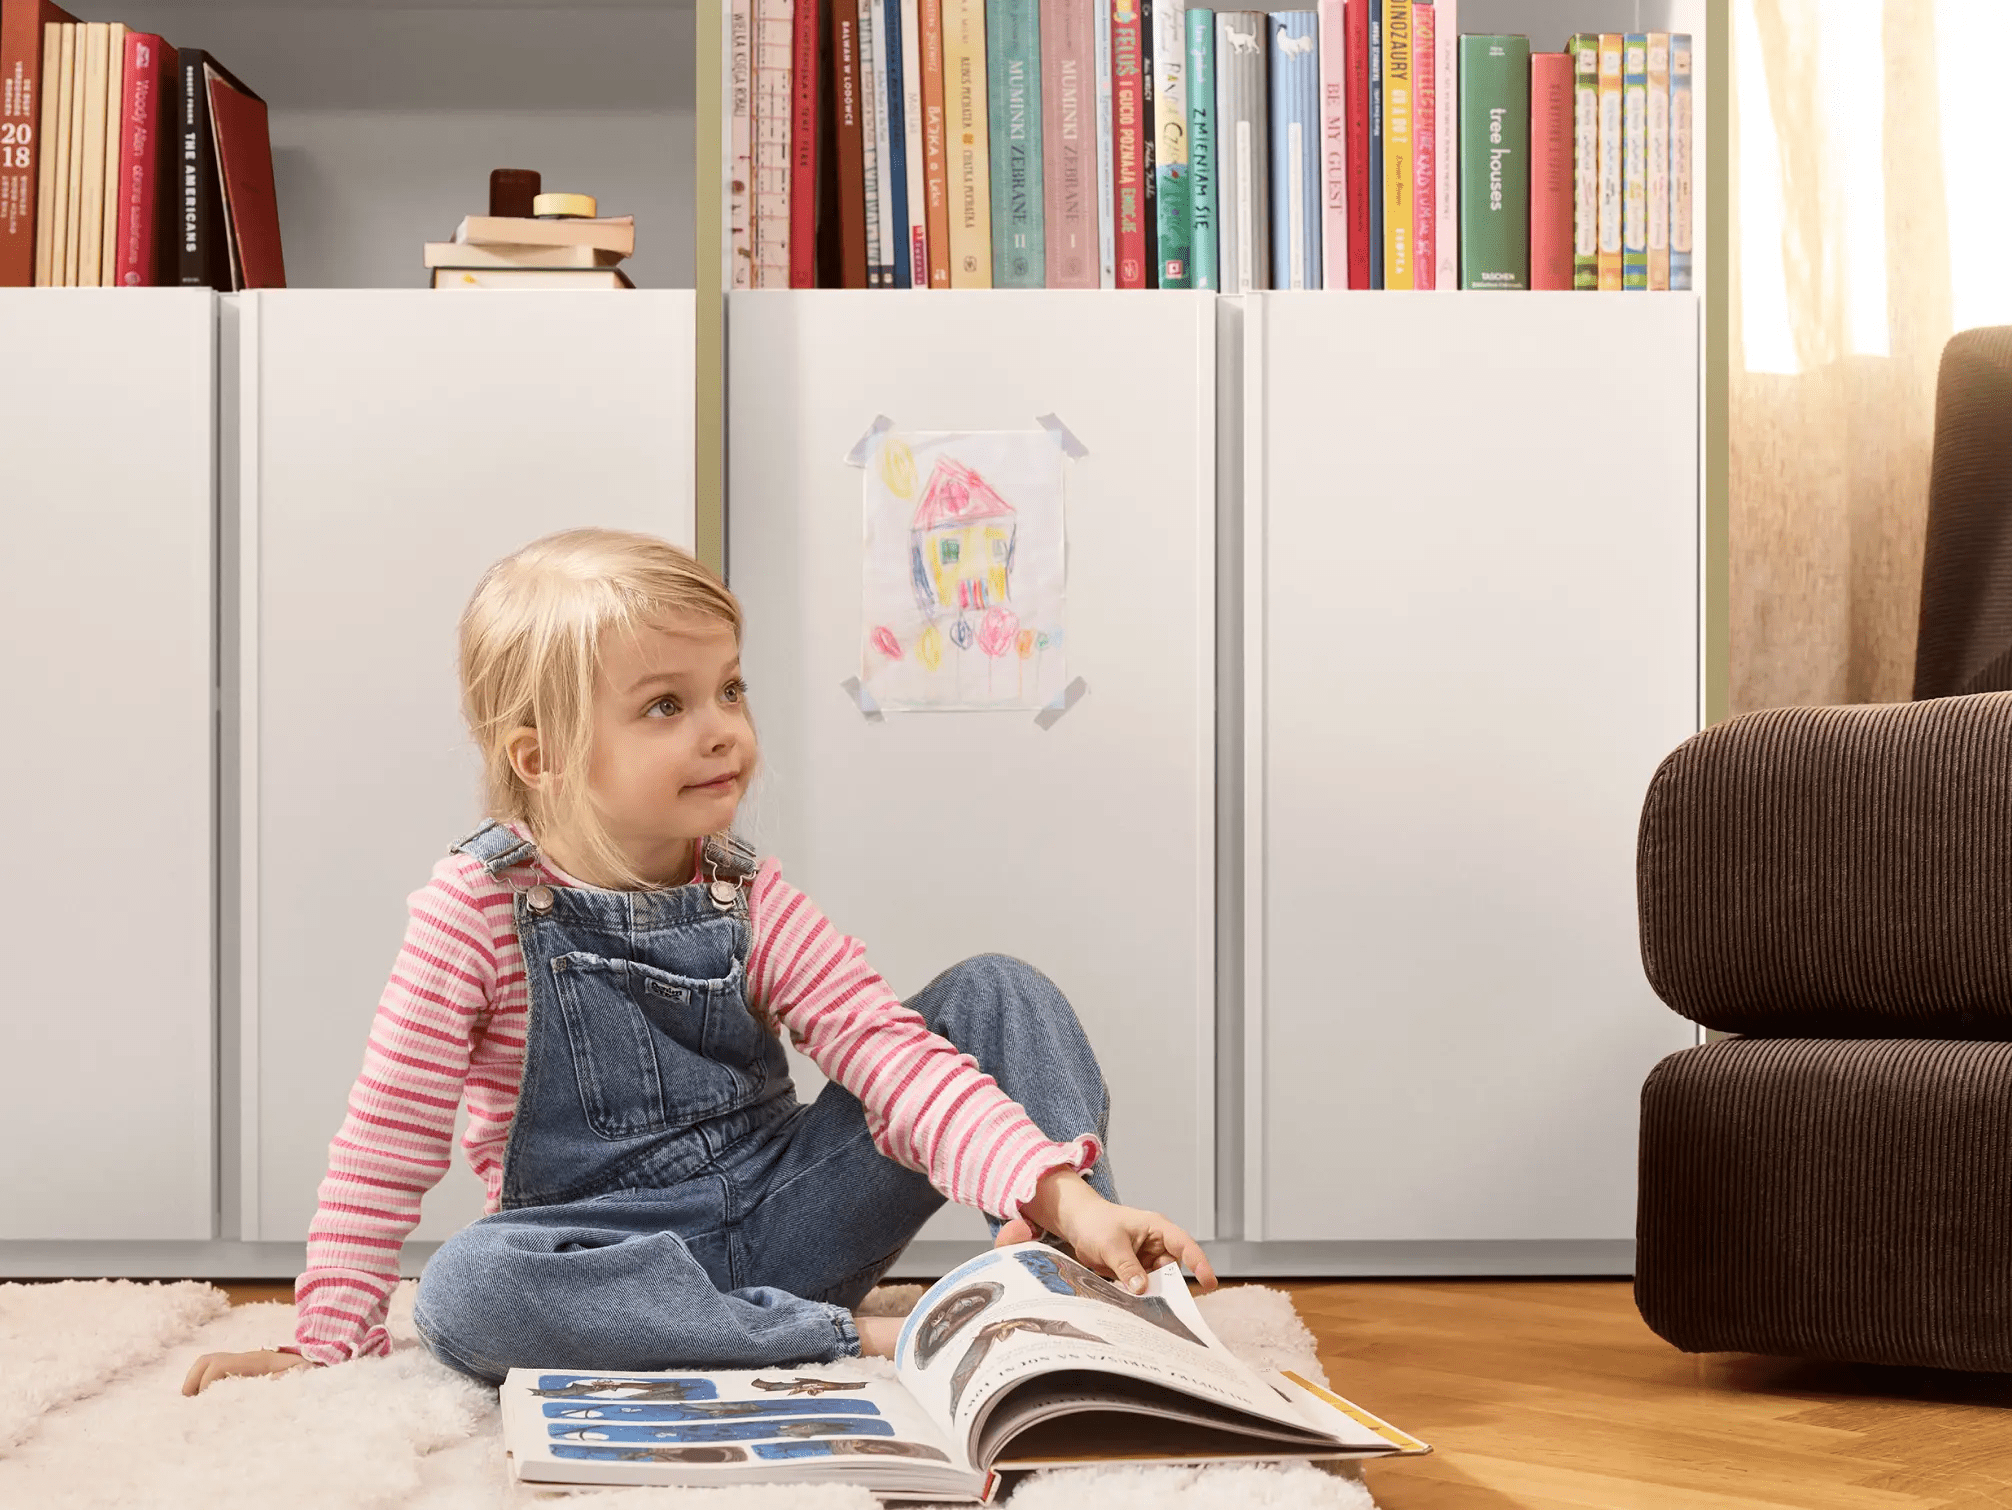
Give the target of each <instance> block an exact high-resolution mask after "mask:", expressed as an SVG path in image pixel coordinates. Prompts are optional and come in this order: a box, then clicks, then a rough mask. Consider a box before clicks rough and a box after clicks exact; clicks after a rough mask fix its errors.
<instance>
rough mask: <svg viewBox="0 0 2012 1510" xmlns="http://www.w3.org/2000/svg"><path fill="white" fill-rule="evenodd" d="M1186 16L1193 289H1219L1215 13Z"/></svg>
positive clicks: (1193, 9)
mask: <svg viewBox="0 0 2012 1510" xmlns="http://www.w3.org/2000/svg"><path fill="white" fill-rule="evenodd" d="M1187 18H1188V79H1187V84H1188V258H1189V262H1190V265H1191V266H1192V268H1193V278H1192V281H1191V283H1190V285H1189V286H1190V287H1192V288H1219V287H1221V274H1220V272H1219V270H1218V264H1217V256H1218V254H1217V250H1216V239H1217V230H1218V224H1219V222H1218V212H1217V208H1216V179H1217V173H1216V13H1215V12H1214V11H1213V10H1205V9H1203V8H1202V7H1200V6H1190V7H1189V8H1188V11H1187Z"/></svg>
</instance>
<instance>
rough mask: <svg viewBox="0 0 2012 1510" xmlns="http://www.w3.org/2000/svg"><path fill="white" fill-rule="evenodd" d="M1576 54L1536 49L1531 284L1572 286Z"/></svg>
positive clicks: (1532, 103)
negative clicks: (1573, 128) (1573, 85)
mask: <svg viewBox="0 0 2012 1510" xmlns="http://www.w3.org/2000/svg"><path fill="white" fill-rule="evenodd" d="M1572 199H1573V186H1572V58H1571V55H1570V54H1569V53H1562V52H1533V53H1531V54H1530V286H1531V287H1532V288H1542V289H1561V288H1564V289H1569V288H1570V287H1571V286H1572Z"/></svg>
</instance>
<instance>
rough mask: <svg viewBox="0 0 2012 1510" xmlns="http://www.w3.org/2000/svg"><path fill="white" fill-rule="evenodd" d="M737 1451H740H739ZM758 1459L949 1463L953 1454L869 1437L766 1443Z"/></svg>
mask: <svg viewBox="0 0 2012 1510" xmlns="http://www.w3.org/2000/svg"><path fill="white" fill-rule="evenodd" d="M735 1450H736V1451H738V1450H739V1449H738V1448H736V1449H735ZM754 1454H755V1456H756V1457H758V1458H780V1459H785V1460H787V1459H789V1458H831V1457H882V1458H926V1459H928V1460H929V1461H930V1462H932V1463H947V1462H949V1461H950V1454H949V1453H947V1452H945V1451H943V1449H942V1448H940V1447H931V1446H929V1445H928V1444H927V1443H924V1442H887V1441H881V1440H878V1439H875V1438H868V1437H845V1438H839V1439H837V1440H835V1441H830V1442H763V1443H761V1444H760V1445H759V1446H757V1447H756V1448H755V1449H754Z"/></svg>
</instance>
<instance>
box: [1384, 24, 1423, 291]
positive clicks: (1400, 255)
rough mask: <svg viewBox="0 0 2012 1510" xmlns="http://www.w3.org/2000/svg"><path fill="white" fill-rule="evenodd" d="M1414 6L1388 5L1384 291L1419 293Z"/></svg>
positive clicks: (1385, 61) (1385, 26)
mask: <svg viewBox="0 0 2012 1510" xmlns="http://www.w3.org/2000/svg"><path fill="white" fill-rule="evenodd" d="M1411 41H1412V32H1411V0H1383V286H1384V287H1385V288H1416V287H1417V286H1418V280H1417V272H1416V270H1415V269H1414V267H1413V265H1412V264H1413V257H1414V254H1415V252H1416V246H1415V244H1414V235H1415V232H1414V228H1413V226H1412V214H1411V209H1412V195H1413V194H1414V192H1415V190H1416V188H1417V186H1416V185H1415V184H1414V183H1413V182H1412V174H1413V172H1414V169H1413V166H1412V152H1413V148H1412V131H1411V107H1412V81H1413V80H1414V79H1416V78H1417V77H1418V70H1417V67H1416V65H1415V62H1414V60H1413V58H1412V49H1411Z"/></svg>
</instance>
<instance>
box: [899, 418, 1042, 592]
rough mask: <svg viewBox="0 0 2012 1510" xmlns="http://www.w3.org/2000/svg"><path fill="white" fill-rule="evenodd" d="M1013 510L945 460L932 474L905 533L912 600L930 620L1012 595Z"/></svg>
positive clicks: (964, 469) (963, 469)
mask: <svg viewBox="0 0 2012 1510" xmlns="http://www.w3.org/2000/svg"><path fill="white" fill-rule="evenodd" d="M1018 529H1019V524H1018V521H1017V520H1016V519H1015V517H1014V514H1013V505H1011V504H1010V503H1008V502H1007V501H1006V500H1005V499H1003V498H1001V497H1000V496H999V495H998V493H996V492H994V491H993V489H992V485H991V484H990V483H988V482H986V480H985V479H984V478H982V477H980V476H979V475H978V474H977V473H976V472H974V471H972V470H971V469H970V468H969V467H967V466H965V465H963V464H962V463H961V462H956V461H952V460H950V458H948V457H943V458H941V459H940V460H938V461H937V463H936V465H935V467H934V468H933V469H932V470H931V471H930V474H929V482H928V484H927V485H926V486H925V487H924V488H923V490H922V502H921V503H920V504H918V505H917V506H916V509H915V522H914V524H913V525H912V526H911V527H910V529H909V537H908V538H909V571H910V575H911V577H912V578H913V579H914V583H915V600H916V602H917V603H918V604H919V605H920V606H921V608H922V611H923V613H925V614H926V615H928V616H929V617H931V618H934V617H935V616H936V615H937V613H939V612H940V611H942V610H944V609H948V610H950V611H952V612H962V611H963V610H965V609H970V608H980V609H982V608H991V607H993V606H995V605H997V604H1000V603H1004V602H1007V601H1008V600H1009V599H1010V598H1011V596H1012V576H1013V539H1014V535H1015V534H1016V533H1017V531H1018Z"/></svg>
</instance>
